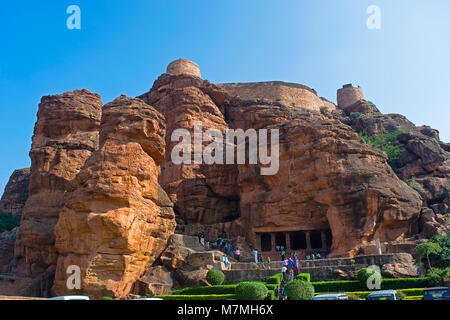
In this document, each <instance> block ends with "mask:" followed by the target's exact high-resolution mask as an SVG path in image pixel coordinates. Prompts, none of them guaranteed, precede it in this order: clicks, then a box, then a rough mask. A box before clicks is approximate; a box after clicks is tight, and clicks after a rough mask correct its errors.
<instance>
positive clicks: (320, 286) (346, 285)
mask: <svg viewBox="0 0 450 320" xmlns="http://www.w3.org/2000/svg"><path fill="white" fill-rule="evenodd" d="M312 285H313V286H314V289H315V290H316V292H355V291H364V289H366V288H361V286H360V283H359V281H357V280H350V281H348V280H343V281H323V282H312ZM430 286H431V285H430V283H429V279H428V278H425V277H423V278H402V279H383V282H382V283H381V289H382V290H390V289H392V290H401V289H410V288H428V287H430Z"/></svg>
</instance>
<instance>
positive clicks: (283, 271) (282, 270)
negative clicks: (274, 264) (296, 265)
mask: <svg viewBox="0 0 450 320" xmlns="http://www.w3.org/2000/svg"><path fill="white" fill-rule="evenodd" d="M286 271H287V268H286V266H283V267H282V268H281V272H282V273H283V281H286Z"/></svg>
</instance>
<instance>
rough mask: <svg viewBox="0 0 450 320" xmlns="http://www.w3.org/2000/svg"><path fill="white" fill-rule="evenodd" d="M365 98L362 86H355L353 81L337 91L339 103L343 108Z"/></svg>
mask: <svg viewBox="0 0 450 320" xmlns="http://www.w3.org/2000/svg"><path fill="white" fill-rule="evenodd" d="M363 99H364V93H363V91H362V89H361V87H359V86H358V87H357V88H356V87H353V85H352V84H351V83H350V84H346V85H344V86H342V88H341V89H339V90H338V91H337V104H338V107H339V108H341V109H343V108H345V107H348V106H351V105H352V104H354V103H356V102H358V101H359V100H363Z"/></svg>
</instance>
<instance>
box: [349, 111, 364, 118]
mask: <svg viewBox="0 0 450 320" xmlns="http://www.w3.org/2000/svg"><path fill="white" fill-rule="evenodd" d="M361 116H362V113H361V112H352V113H350V117H351V118H352V119H357V118H359V117H361Z"/></svg>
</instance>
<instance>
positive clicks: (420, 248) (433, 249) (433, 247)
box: [414, 241, 442, 269]
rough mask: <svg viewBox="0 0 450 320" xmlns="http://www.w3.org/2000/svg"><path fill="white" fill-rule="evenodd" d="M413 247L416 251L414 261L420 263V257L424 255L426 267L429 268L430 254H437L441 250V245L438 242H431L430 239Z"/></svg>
mask: <svg viewBox="0 0 450 320" xmlns="http://www.w3.org/2000/svg"><path fill="white" fill-rule="evenodd" d="M414 249H415V250H416V252H417V257H416V263H417V264H418V265H421V264H422V259H423V258H424V257H426V258H427V263H428V269H431V263H430V255H432V254H438V253H440V252H442V248H441V246H440V245H439V244H438V243H435V242H431V241H427V242H424V243H421V244H418V245H417V246H416V247H415V248H414Z"/></svg>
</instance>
